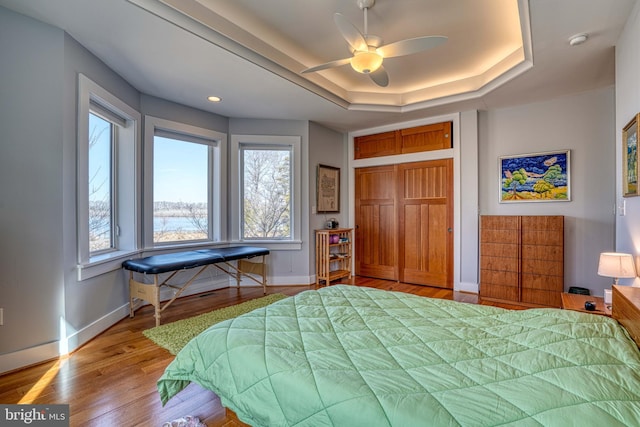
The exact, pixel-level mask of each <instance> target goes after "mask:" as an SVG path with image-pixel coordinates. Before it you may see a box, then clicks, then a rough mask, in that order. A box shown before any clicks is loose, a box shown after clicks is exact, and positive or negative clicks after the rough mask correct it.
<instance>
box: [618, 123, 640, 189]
mask: <svg viewBox="0 0 640 427" xmlns="http://www.w3.org/2000/svg"><path fill="white" fill-rule="evenodd" d="M639 116H640V114H638V115H636V116H635V117H634V118H633V119H632V120H631V121H630V122H629V123H627V125H626V126H625V127H624V128H623V129H622V196H624V197H631V196H637V195H638V117H639Z"/></svg>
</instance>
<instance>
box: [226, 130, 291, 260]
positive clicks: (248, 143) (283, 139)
mask: <svg viewBox="0 0 640 427" xmlns="http://www.w3.org/2000/svg"><path fill="white" fill-rule="evenodd" d="M301 141H302V138H301V137H300V136H293V135H281V136H275V135H232V136H231V168H232V170H231V176H232V177H233V178H234V179H232V185H233V188H232V194H231V203H232V209H231V240H232V242H234V243H244V244H253V245H255V244H259V245H261V246H265V247H267V248H273V249H282V250H300V249H301V248H302V239H301V236H302V160H301V159H302V142H301ZM251 147H256V148H260V149H268V148H270V147H271V148H277V149H288V150H290V151H291V171H290V175H291V199H292V200H291V210H292V211H291V237H290V238H289V239H280V238H278V239H247V240H244V239H243V236H242V227H243V225H242V224H243V222H244V221H243V218H242V214H243V207H242V205H243V203H242V201H243V182H244V178H243V171H244V168H243V164H242V156H241V154H240V153H241V151H242V150H243V148H251Z"/></svg>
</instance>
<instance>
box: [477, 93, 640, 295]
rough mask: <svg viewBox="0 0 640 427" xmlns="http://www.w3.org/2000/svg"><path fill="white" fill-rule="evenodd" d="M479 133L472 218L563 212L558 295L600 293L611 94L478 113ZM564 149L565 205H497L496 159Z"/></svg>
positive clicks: (609, 226)
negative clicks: (476, 214)
mask: <svg viewBox="0 0 640 427" xmlns="http://www.w3.org/2000/svg"><path fill="white" fill-rule="evenodd" d="M479 129H480V156H479V158H480V163H479V182H480V213H481V214H485V215H564V216H565V251H564V257H565V290H568V288H569V287H570V286H581V287H585V288H588V289H591V291H592V292H591V293H592V295H600V296H601V295H603V293H604V292H603V290H604V289H605V288H607V287H609V284H610V280H609V279H607V278H603V277H600V276H598V275H597V264H598V256H599V253H600V252H603V251H611V250H613V248H614V242H613V237H614V227H615V214H614V207H615V196H614V191H613V190H614V179H615V178H614V174H613V169H614V155H615V146H616V144H615V128H614V89H613V88H612V87H610V88H605V89H600V90H596V91H591V92H586V93H582V94H578V95H573V96H567V97H563V98H559V99H554V100H550V101H546V102H540V103H536V104H529V105H522V106H517V107H512V108H505V109H498V110H490V111H485V112H482V113H481V114H480V125H479ZM564 149H569V150H571V154H570V159H571V163H570V180H571V201H570V202H540V203H538V202H536V203H531V202H529V203H505V204H500V203H499V188H500V187H499V180H500V171H499V167H498V158H499V157H500V156H504V155H512V154H525V153H535V152H545V151H555V150H564ZM639 206H640V205H639Z"/></svg>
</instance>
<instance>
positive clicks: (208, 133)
mask: <svg viewBox="0 0 640 427" xmlns="http://www.w3.org/2000/svg"><path fill="white" fill-rule="evenodd" d="M144 121H145V132H144V134H145V136H144V152H145V161H144V178H145V179H144V182H145V186H144V201H143V206H144V212H145V215H144V219H143V229H144V233H143V234H144V248H145V251H151V250H158V249H168V248H176V247H179V248H184V247H198V246H210V245H211V244H212V243H216V244H218V243H222V242H224V241H225V240H226V228H227V221H226V215H224V213H226V202H225V201H226V188H227V167H226V155H227V153H226V151H227V150H226V146H227V134H225V133H222V132H218V131H214V130H211V129H206V128H202V127H198V126H192V125H188V124H185V123H181V122H176V121H172V120H166V119H162V118H159V117H154V116H145V119H144ZM156 134H159V135H158V136H162V137H170V138H175V139H177V140H181V141H185V142H191V143H197V144H204V145H208V146H209V149H208V180H209V188H208V192H207V205H208V206H207V208H208V215H209V227H208V228H209V233H208V237H207V239H202V240H185V241H173V242H154V241H153V202H154V200H153V196H154V194H153V189H154V182H153V175H154V173H153V172H154V170H153V168H154V164H153V163H154V155H153V154H154V140H155V136H156Z"/></svg>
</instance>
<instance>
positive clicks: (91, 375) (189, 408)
mask: <svg viewBox="0 0 640 427" xmlns="http://www.w3.org/2000/svg"><path fill="white" fill-rule="evenodd" d="M342 282H343V283H347V282H348V283H351V284H354V285H359V286H369V287H374V288H380V289H386V290H395V291H402V292H408V293H412V294H416V295H422V296H428V297H434V298H443V299H455V300H458V301H462V302H468V303H477V302H478V301H477V296H476V295H475V294H465V293H459V292H453V291H450V290H445V289H438V288H430V287H426V286H417V285H410V284H403V283H398V282H393V281H386V280H378V279H368V278H361V277H354V278H353V279H351V281H342ZM314 288H315V285H311V286H280V287H278V286H270V287H269V288H268V293H278V292H279V293H284V294H287V295H294V294H296V293H298V292H301V291H304V290H308V289H314ZM261 296H262V289H261V288H242V289H240V290H237V289H236V288H227V289H221V290H216V291H212V292H208V293H205V294H201V295H194V296H189V297H185V298H181V299H178V300H176V301H175V302H174V304H173V305H172V306H171V308H169V309H167V311H166V312H164V313H163V315H162V322H163V324H164V323H169V322H172V321H174V320H178V319H181V318H186V317H190V316H193V315H196V314H200V313H205V312H208V311H211V310H214V309H217V308H222V307H226V306H230V305H234V304H238V303H241V302H243V301H247V300H250V299H253V298H258V297H261ZM153 326H155V323H154V318H153V310H152V307H151V306H144V307H142V308H140V309H139V310H138V311H137V312H136V316H135V317H134V318H133V319H129V318H125V319H123V320H122V321H120V322H119V323H117V324H116V325H114V326H112V327H111V328H109V329H108V330H107V331H105V332H103V333H102V334H100V335H99V336H98V337H96V338H94V339H93V340H91V341H90V342H88V343H87V344H85V345H84V346H83V347H81V348H80V349H78V350H77V351H75V352H74V353H73V354H71V355H70V356H68V357H65V358H63V359H60V360H56V361H51V362H46V363H42V364H39V365H37V366H33V367H30V368H26V369H22V370H20V371H17V372H13V373H8V374H5V375H3V376H0V403H33V404H56V403H68V404H70V412H71V425H72V426H109V427H111V426H124V427H129V426H161V425H162V424H163V423H164V422H166V421H171V420H173V419H177V418H180V417H183V416H185V415H195V416H197V417H199V418H200V419H201V420H202V421H203V422H205V423H206V424H207V426H209V427H215V426H227V427H229V426H239V425H241V423H239V422H238V421H237V419H234V418H233V417H232V416H227V415H226V414H225V409H224V408H223V407H222V406H221V404H220V400H219V399H218V397H217V396H216V395H215V394H214V393H212V392H210V391H207V390H204V389H202V388H201V387H199V386H198V385H196V384H191V385H190V386H189V387H188V388H187V389H185V390H184V391H182V392H181V393H179V394H178V395H177V396H175V397H174V398H173V399H171V401H169V402H168V403H167V405H166V406H165V407H162V405H161V403H160V399H159V396H158V392H157V390H156V381H157V379H158V378H159V377H160V375H161V374H162V372H163V371H164V369H165V368H166V366H167V365H168V364H169V362H171V360H173V357H174V356H172V355H171V354H170V353H169V352H168V351H166V350H164V349H163V348H161V347H158V346H156V345H155V344H153V343H152V342H151V341H149V340H148V339H146V338H145V337H144V336H143V335H142V331H143V330H145V329H148V328H151V327H153Z"/></svg>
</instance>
